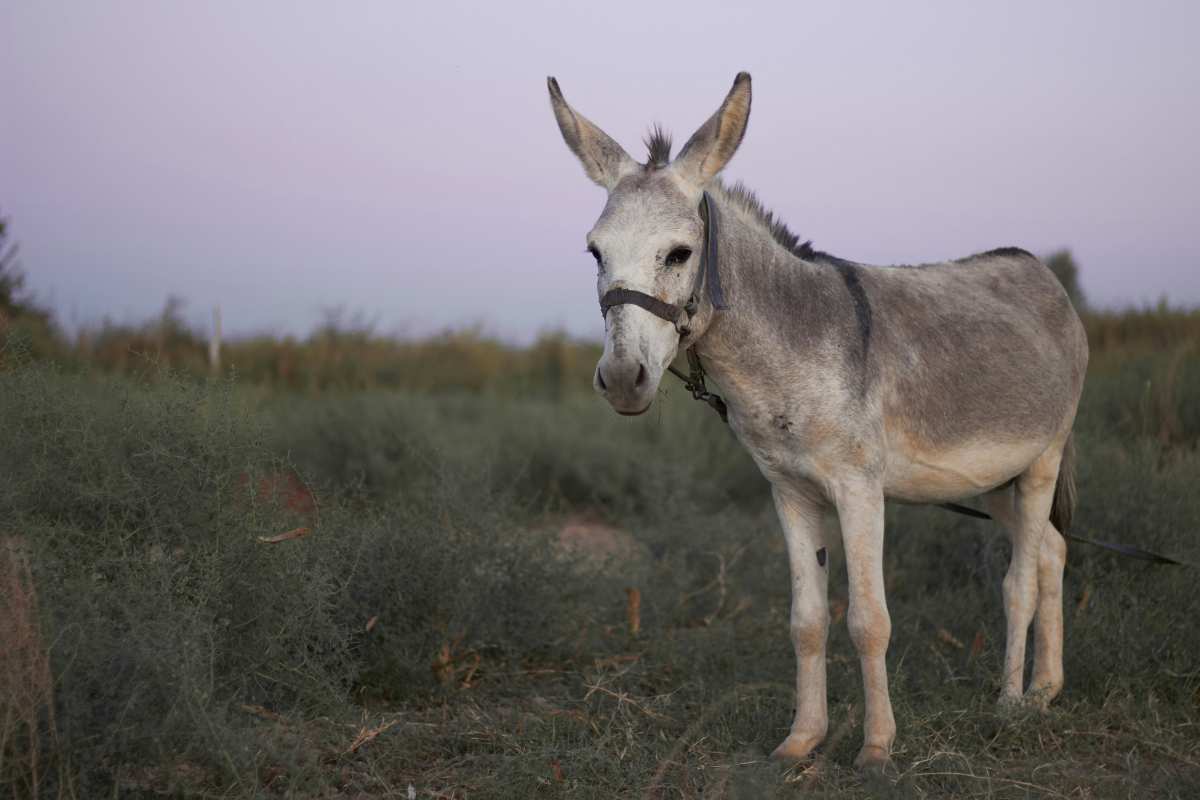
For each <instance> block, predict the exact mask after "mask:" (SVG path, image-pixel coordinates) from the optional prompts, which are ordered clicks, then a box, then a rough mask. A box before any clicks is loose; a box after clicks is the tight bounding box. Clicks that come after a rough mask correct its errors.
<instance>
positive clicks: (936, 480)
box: [884, 440, 1050, 503]
mask: <svg viewBox="0 0 1200 800" xmlns="http://www.w3.org/2000/svg"><path fill="white" fill-rule="evenodd" d="M905 444H907V443H905ZM1049 445H1050V441H1049V440H1046V441H1039V440H1032V441H1024V442H985V441H976V442H970V443H966V444H964V445H961V446H956V447H951V448H940V449H937V450H930V449H923V448H917V447H912V446H902V447H899V448H895V449H892V450H889V452H888V460H887V471H886V473H885V476H884V494H886V495H887V496H888V497H889V498H892V499H894V500H900V501H904V502H910V503H934V502H945V501H947V500H960V499H963V498H966V497H972V496H975V495H979V494H983V493H984V492H987V491H989V490H991V489H994V488H996V487H997V486H1000V485H1002V484H1004V483H1007V482H1008V481H1010V480H1012V479H1013V478H1015V477H1016V476H1017V475H1020V474H1021V473H1022V472H1024V471H1025V469H1026V468H1027V467H1028V466H1029V465H1030V464H1031V463H1033V461H1034V460H1035V459H1036V458H1037V457H1038V456H1040V455H1041V454H1042V453H1043V452H1044V451H1045V450H1046V448H1047V447H1049Z"/></svg>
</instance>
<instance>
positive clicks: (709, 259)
mask: <svg viewBox="0 0 1200 800" xmlns="http://www.w3.org/2000/svg"><path fill="white" fill-rule="evenodd" d="M700 218H701V219H703V220H704V249H703V250H701V251H700V267H699V268H698V269H697V270H696V280H695V282H694V283H693V284H692V293H691V295H689V296H688V299H687V302H686V303H684V304H683V305H682V306H677V305H675V304H674V303H668V302H666V301H665V300H659V299H658V298H657V297H654V296H653V295H649V294H646V293H645V292H639V291H637V290H636V289H609V290H608V291H607V292H605V293H604V297H602V298H600V315H601V316H602V317H605V318H607V317H608V310H609V309H610V308H612V307H614V306H624V305H631V306H638V307H639V308H644V309H646V310H647V311H649V312H650V313H651V314H653V315H654V316H656V317H658V318H659V319H663V320H666V321H667V322H669V323H671V324H672V325H674V326H675V331H676V332H677V333H678V334H679V338H680V339H683V337H685V336H687V335H688V334H689V333H691V332H692V331H691V328H690V327H689V326H690V325H691V322H692V317H694V316H695V315H696V312H697V311H699V310H700V293H701V292H702V291H703V290H704V284H705V283H708V299H709V302H710V303H712V307H713V309H714V310H723V309H725V308H728V305H726V303H725V292H723V291H722V290H721V273H720V271H719V270H718V269H717V206H716V204H715V203H714V202H713V201H712V197H711V196H710V195H709V194H708V192H705V193H704V194H703V195H702V196H701V198H700ZM687 360H688V368H689V370H690V372H689V373H688V374H687V375H684V374H683V373H682V372H680V371H679V370H677V369H675V367H673V366H668V367H667V369H668V370H669V371H670V372H671V374H672V375H674V376H675V377H677V378H679V380H681V381H683V386H684V388H685V389H687V390H688V391H689V392H691V393H692V397H694V398H695V399H697V400H703V401H704V402H706V403H708V404H709V405H710V406H712V409H713V410H714V411H716V412H717V414H718V415H719V416H720V417H721V421H722V422H729V416H728V409H727V408H726V406H725V401H724V400H722V399H721V397H720V395H716V394H713V393H712V392H710V391H708V388H707V387H706V386H705V385H704V366H703V365H702V364H701V363H700V356H699V355H698V354H697V353H696V345H695V344H694V343H693V344H692V345H691V346H690V347H688V349H687Z"/></svg>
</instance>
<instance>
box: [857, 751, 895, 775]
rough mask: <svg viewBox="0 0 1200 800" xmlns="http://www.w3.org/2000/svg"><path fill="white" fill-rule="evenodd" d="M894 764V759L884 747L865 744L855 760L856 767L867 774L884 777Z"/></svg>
mask: <svg viewBox="0 0 1200 800" xmlns="http://www.w3.org/2000/svg"><path fill="white" fill-rule="evenodd" d="M891 763H892V758H891V756H890V755H889V754H888V751H887V750H886V749H885V748H883V747H878V746H876V745H871V744H864V745H863V748H862V750H859V751H858V757H857V758H856V759H854V766H856V767H858V768H859V769H860V770H862V771H863V772H866V773H871V774H879V775H883V774H884V773H886V772H887V769H888V767H889V766H890V765H891Z"/></svg>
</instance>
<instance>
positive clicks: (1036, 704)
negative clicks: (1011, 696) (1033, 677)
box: [1021, 681, 1062, 711]
mask: <svg viewBox="0 0 1200 800" xmlns="http://www.w3.org/2000/svg"><path fill="white" fill-rule="evenodd" d="M1061 691H1062V682H1061V681H1060V682H1058V683H1038V682H1036V681H1035V682H1034V683H1033V685H1032V686H1030V687H1029V689H1028V690H1026V692H1025V696H1024V697H1023V698H1022V700H1021V702H1022V703H1023V704H1024V705H1025V707H1026V708H1031V709H1035V710H1037V711H1045V710H1046V709H1048V708H1049V707H1050V702H1051V701H1052V700H1053V699H1054V698H1056V697H1058V693H1059V692H1061Z"/></svg>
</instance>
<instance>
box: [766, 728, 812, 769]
mask: <svg viewBox="0 0 1200 800" xmlns="http://www.w3.org/2000/svg"><path fill="white" fill-rule="evenodd" d="M821 739H822V737H820V736H806V735H804V734H801V733H792V734H788V737H787V738H786V739H784V740H783V742H782V743H781V744H780V745H779V747H776V748H775V749H774V750H773V751H771V760H772V761H778V762H779V763H781V764H785V765H787V766H791V765H792V764H796V763H799V762H800V761H803V760H804V759H806V758H808V757H809V756H811V755H812V752H813V750H815V749H817V745H819V744H820V743H821Z"/></svg>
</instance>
